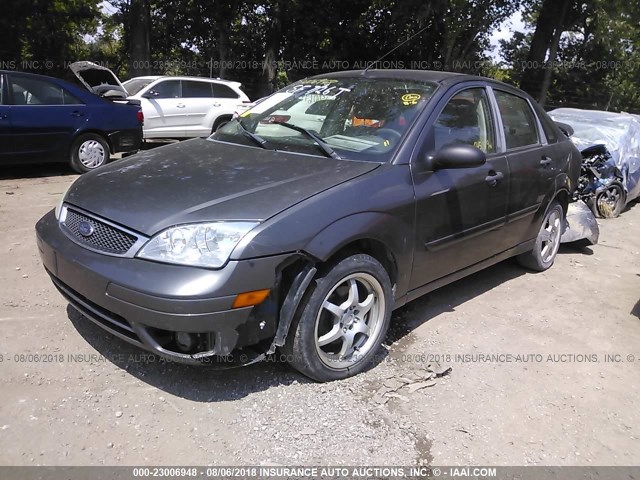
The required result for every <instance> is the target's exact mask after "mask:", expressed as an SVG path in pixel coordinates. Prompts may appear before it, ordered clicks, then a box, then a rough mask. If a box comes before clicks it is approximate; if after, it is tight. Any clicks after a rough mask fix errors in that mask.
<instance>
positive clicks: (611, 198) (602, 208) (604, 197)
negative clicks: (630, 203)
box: [589, 183, 625, 218]
mask: <svg viewBox="0 0 640 480" xmlns="http://www.w3.org/2000/svg"><path fill="white" fill-rule="evenodd" d="M624 205H625V193H624V189H623V188H622V185H620V184H619V183H611V184H609V185H608V186H607V187H606V188H604V189H603V190H602V191H600V192H599V193H598V194H597V195H596V197H595V198H594V199H593V200H592V201H591V202H590V205H589V206H590V207H591V211H592V212H593V214H594V215H595V216H596V217H602V218H616V217H617V216H619V215H620V213H622V209H623V208H624Z"/></svg>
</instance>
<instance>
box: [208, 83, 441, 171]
mask: <svg viewBox="0 0 640 480" xmlns="http://www.w3.org/2000/svg"><path fill="white" fill-rule="evenodd" d="M435 90H436V85H435V84H433V83H430V82H420V81H416V80H402V79H388V78H383V79H381V78H377V79H374V78H361V77H353V78H339V79H338V78H311V79H306V80H302V81H300V82H297V83H294V84H292V85H290V86H288V87H286V88H284V89H282V90H280V91H279V92H276V93H274V94H273V95H271V96H270V97H267V98H265V99H264V100H263V101H261V102H260V103H258V104H257V105H255V106H254V107H253V108H251V109H249V110H247V111H246V112H244V113H242V114H241V115H240V116H238V117H236V118H235V120H234V121H232V122H230V123H228V124H227V125H225V126H224V127H222V128H221V129H219V130H218V131H217V132H216V133H215V134H214V135H213V136H212V137H211V138H212V139H216V140H221V141H231V142H235V143H242V144H245V145H258V146H261V147H263V148H270V149H274V150H285V151H292V152H301V153H308V154H313V155H326V156H328V157H329V156H331V157H333V158H345V159H352V160H367V161H375V162H386V161H389V160H390V159H391V157H392V155H393V153H394V152H395V150H396V149H397V147H398V145H399V144H400V140H401V139H402V137H403V136H404V134H405V132H406V131H407V130H408V128H409V126H410V125H411V123H412V122H413V121H414V119H415V118H416V116H417V114H418V113H419V112H420V111H421V110H422V108H423V106H424V104H425V103H426V101H427V100H428V99H429V98H430V97H431V95H432V94H433V92H434V91H435Z"/></svg>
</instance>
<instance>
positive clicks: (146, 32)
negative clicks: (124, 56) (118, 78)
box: [126, 0, 151, 77]
mask: <svg viewBox="0 0 640 480" xmlns="http://www.w3.org/2000/svg"><path fill="white" fill-rule="evenodd" d="M150 29H151V6H150V5H149V0H131V4H130V5H129V22H128V24H127V30H126V32H127V34H128V38H129V72H130V74H131V76H132V77H138V76H142V75H148V74H149V73H151V64H150V60H151V45H150V44H149V42H150V40H149V38H150Z"/></svg>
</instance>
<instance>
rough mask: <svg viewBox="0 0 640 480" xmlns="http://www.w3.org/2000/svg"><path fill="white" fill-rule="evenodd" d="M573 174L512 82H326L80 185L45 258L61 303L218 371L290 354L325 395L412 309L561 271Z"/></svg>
mask: <svg viewBox="0 0 640 480" xmlns="http://www.w3.org/2000/svg"><path fill="white" fill-rule="evenodd" d="M327 100H329V101H327ZM298 104H300V108H299V109H298V107H297V105H298ZM316 104H318V105H317V106H316V108H311V106H313V105H316ZM284 111H287V112H289V111H296V112H297V113H296V115H291V116H289V117H288V118H286V117H284V116H283V115H281V112H284ZM274 125H277V126H278V128H274ZM580 162H581V158H580V153H579V152H578V150H577V149H576V147H575V146H574V145H573V143H572V142H571V141H570V140H569V139H568V138H567V137H566V136H565V135H563V134H562V132H561V131H560V129H559V128H558V127H557V126H556V124H555V123H554V122H553V121H552V120H551V119H550V118H549V117H548V116H547V114H546V113H545V112H544V111H543V110H542V109H541V108H540V106H538V105H537V104H536V103H535V101H534V100H533V99H532V98H531V97H530V96H528V95H527V94H526V93H524V92H522V91H520V90H518V89H516V88H514V87H511V86H509V85H506V84H503V83H500V82H497V81H494V80H490V79H486V78H481V77H476V76H468V75H460V74H453V73H447V72H428V71H410V70H365V71H355V72H354V71H352V72H339V73H332V74H326V75H322V76H317V77H312V78H308V79H304V80H301V81H299V82H297V83H295V84H293V85H290V86H288V87H285V88H284V89H282V90H281V91H279V92H277V93H275V94H274V95H272V96H270V97H268V98H267V99H265V100H264V101H262V102H260V103H258V104H256V105H255V106H254V107H253V108H251V109H249V110H247V111H246V112H244V113H242V114H241V115H238V116H236V117H235V118H234V119H233V120H232V121H231V122H229V123H228V124H227V125H225V126H223V127H222V128H220V129H218V130H217V131H216V132H215V134H213V135H212V136H211V137H209V138H208V139H194V140H188V141H185V142H180V143H177V144H173V145H168V146H166V147H160V148H157V149H153V150H148V151H144V152H141V153H139V154H137V155H134V156H132V157H129V158H126V159H124V160H122V161H119V162H118V163H116V164H112V165H107V166H106V167H104V168H102V169H100V170H97V171H94V172H90V173H89V174H88V175H83V176H82V177H80V178H79V179H78V180H76V181H75V183H73V184H72V185H71V186H70V188H69V189H68V191H67V193H66V194H65V195H63V197H62V199H61V202H60V204H59V206H58V208H56V209H55V210H53V211H51V212H49V213H48V214H46V215H45V216H44V217H43V218H42V219H41V220H40V221H39V222H38V224H37V226H36V232H37V244H38V249H39V251H40V256H41V259H42V262H43V264H44V267H45V269H46V271H47V272H48V273H49V275H50V277H51V280H52V281H53V284H54V285H55V287H56V288H57V289H58V290H59V291H60V292H61V294H62V295H63V296H64V297H65V298H66V299H67V300H68V301H69V303H70V304H71V305H72V306H73V307H74V308H75V309H77V310H78V311H79V312H80V313H81V314H83V315H84V316H85V317H86V318H87V319H88V320H91V321H93V322H94V323H96V324H97V325H99V326H100V327H101V328H104V329H106V330H107V331H109V332H111V333H112V334H114V335H116V336H117V337H119V338H121V339H123V340H125V341H127V342H130V343H132V344H134V345H137V346H139V347H142V348H145V349H147V350H150V351H152V352H155V353H157V354H158V355H161V356H164V357H167V358H169V359H174V360H176V361H182V362H189V363H203V362H207V363H216V362H220V363H221V364H223V365H225V366H228V365H238V364H250V363H252V362H254V361H257V360H260V359H262V358H265V356H266V355H269V354H271V353H273V352H275V351H276V349H281V352H282V353H283V354H284V355H283V358H285V359H286V360H287V361H288V362H289V363H290V364H291V365H292V366H293V367H294V368H296V369H297V370H299V371H300V372H302V373H303V374H305V375H307V376H308V377H310V378H312V379H314V380H317V381H330V380H336V379H341V378H346V377H349V376H351V375H355V374H357V373H359V372H361V371H363V370H365V369H367V368H369V367H370V366H372V365H375V364H376V363H377V362H379V361H380V360H381V358H382V357H381V355H383V346H382V344H383V342H384V340H385V336H386V332H387V330H388V328H389V323H390V321H391V313H392V311H393V310H394V309H397V308H399V307H401V306H403V305H405V304H406V303H407V302H410V301H412V300H414V299H416V298H419V297H420V296H422V295H424V294H426V293H428V292H430V291H432V290H435V289H437V288H439V287H441V286H443V285H446V284H448V283H451V282H454V281H456V280H458V279H460V278H462V277H464V276H466V275H469V274H472V273H474V272H477V271H479V270H481V269H483V268H485V267H488V266H490V265H493V264H495V263H497V262H500V261H502V260H505V259H507V258H510V257H516V258H517V259H518V261H519V262H520V263H521V264H522V265H523V266H524V267H526V268H528V269H530V270H533V271H543V270H546V269H548V268H550V267H551V266H552V265H553V263H554V260H555V258H556V255H557V253H558V248H559V244H560V236H561V234H562V225H563V221H564V218H565V214H566V212H567V207H568V204H569V202H570V199H571V197H572V195H573V190H574V189H575V186H576V184H577V180H578V177H579V173H580V172H579V171H580Z"/></svg>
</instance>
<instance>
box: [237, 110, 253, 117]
mask: <svg viewBox="0 0 640 480" xmlns="http://www.w3.org/2000/svg"><path fill="white" fill-rule="evenodd" d="M249 115H251V111H250V110H247V111H245V112H242V113H241V114H240V116H241V117H248V116H249Z"/></svg>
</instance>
